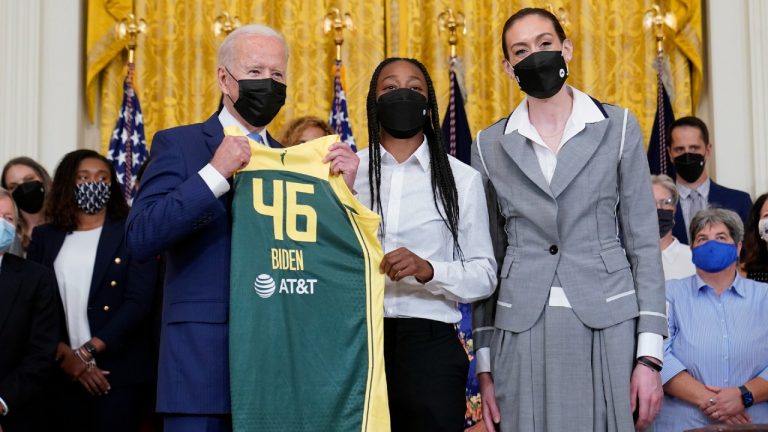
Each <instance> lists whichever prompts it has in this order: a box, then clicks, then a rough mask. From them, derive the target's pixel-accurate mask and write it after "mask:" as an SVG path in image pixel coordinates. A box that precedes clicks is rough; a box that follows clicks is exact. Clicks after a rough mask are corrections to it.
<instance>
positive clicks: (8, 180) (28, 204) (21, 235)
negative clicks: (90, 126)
mask: <svg viewBox="0 0 768 432" xmlns="http://www.w3.org/2000/svg"><path fill="white" fill-rule="evenodd" d="M0 185H2V187H3V188H5V189H7V190H8V191H9V192H11V193H12V194H13V200H14V201H15V202H16V206H17V207H18V209H19V214H20V215H21V218H20V219H19V227H20V228H21V229H20V231H19V232H18V233H17V238H18V241H17V242H15V243H14V245H13V246H12V247H11V250H10V252H11V253H13V254H16V255H19V256H24V255H25V254H26V253H27V248H28V247H29V239H30V238H32V230H33V229H35V227H36V226H38V225H42V224H44V223H45V222H47V221H46V219H45V211H44V204H45V200H46V198H47V197H48V194H47V192H48V191H50V190H51V176H50V175H48V171H46V170H45V168H43V166H42V165H40V164H39V163H37V162H36V161H35V160H33V159H31V158H28V157H25V156H22V157H17V158H14V159H11V160H10V161H8V163H6V164H5V167H3V174H2V177H0Z"/></svg>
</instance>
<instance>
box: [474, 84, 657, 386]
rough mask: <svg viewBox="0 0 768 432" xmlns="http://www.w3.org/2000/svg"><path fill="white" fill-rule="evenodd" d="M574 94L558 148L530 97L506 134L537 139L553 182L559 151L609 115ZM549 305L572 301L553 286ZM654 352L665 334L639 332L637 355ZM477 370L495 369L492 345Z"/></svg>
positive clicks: (484, 351) (583, 96) (542, 161)
mask: <svg viewBox="0 0 768 432" xmlns="http://www.w3.org/2000/svg"><path fill="white" fill-rule="evenodd" d="M567 87H568V89H569V90H570V91H571V92H572V94H573V107H572V109H571V115H570V117H568V120H567V121H566V123H565V129H564V130H563V137H562V139H561V140H560V144H559V145H558V147H557V151H552V149H550V148H549V147H548V146H547V144H546V143H545V142H544V140H543V139H542V138H541V135H539V132H538V131H537V130H536V127H534V126H533V124H531V120H530V118H529V117H528V97H527V96H526V97H525V99H523V101H522V102H520V104H519V105H518V106H517V108H515V110H514V111H513V112H512V114H511V115H510V116H509V121H507V126H506V129H505V130H504V133H505V134H509V133H512V132H514V131H515V130H516V131H517V132H518V133H519V134H520V135H522V136H524V137H526V138H528V139H529V140H531V141H532V142H533V150H534V152H535V153H536V159H538V162H539V168H541V172H542V174H544V178H545V179H546V180H547V183H551V182H552V177H553V176H554V174H555V168H556V167H557V153H558V152H559V151H560V150H561V149H562V148H563V147H564V146H566V145H568V143H569V141H570V139H571V138H573V137H575V136H576V135H577V134H579V132H581V131H582V130H584V128H585V127H586V125H587V123H596V122H599V121H601V120H604V119H605V115H604V114H603V113H602V111H600V109H599V108H598V107H597V105H596V104H595V102H594V101H593V100H592V98H591V97H589V96H588V95H587V94H586V93H584V92H581V91H579V90H577V89H575V88H573V87H571V86H567ZM549 306H559V307H567V308H570V307H571V304H570V302H569V301H568V298H567V297H566V295H565V290H563V288H562V287H550V292H549ZM643 356H651V357H654V358H656V359H659V360H663V358H664V338H663V337H662V336H661V335H658V334H655V333H648V332H643V333H640V334H639V335H638V341H637V357H643ZM476 358H477V367H476V371H477V373H481V372H490V371H491V360H490V359H491V355H490V348H480V349H479V350H477V353H476Z"/></svg>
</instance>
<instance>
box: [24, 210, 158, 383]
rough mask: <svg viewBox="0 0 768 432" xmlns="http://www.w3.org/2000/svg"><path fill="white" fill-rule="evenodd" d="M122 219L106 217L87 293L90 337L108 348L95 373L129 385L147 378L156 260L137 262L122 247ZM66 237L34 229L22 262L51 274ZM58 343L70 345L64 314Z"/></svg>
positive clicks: (61, 232) (52, 230)
mask: <svg viewBox="0 0 768 432" xmlns="http://www.w3.org/2000/svg"><path fill="white" fill-rule="evenodd" d="M124 234H125V220H122V219H112V218H110V217H107V218H106V219H105V221H104V226H103V227H102V231H101V236H100V237H99V244H98V246H97V249H96V261H95V263H94V266H93V276H92V278H91V288H90V292H89V294H88V325H89V327H90V329H91V335H92V336H96V337H98V338H99V339H101V340H103V341H104V343H105V344H106V346H107V349H106V350H105V351H104V352H102V353H100V354H98V355H97V356H96V363H97V364H98V366H99V368H101V369H104V370H108V371H109V372H110V374H109V376H108V377H107V379H108V380H109V382H110V384H111V385H113V386H115V385H118V386H119V385H131V384H139V383H145V382H148V381H150V380H151V379H152V377H153V373H152V365H153V362H152V351H151V343H152V338H151V336H150V333H149V324H148V323H149V319H148V318H149V312H150V310H151V306H152V300H153V296H154V294H155V286H156V283H157V282H156V281H157V259H155V258H152V259H148V260H138V259H136V258H135V257H132V256H131V254H130V253H129V252H128V249H127V246H126V244H125V235H124ZM67 235H68V233H67V232H66V231H64V230H62V229H60V228H58V227H55V226H53V225H51V224H46V225H42V226H39V227H37V228H35V230H34V231H33V232H32V240H31V241H30V244H29V250H28V251H27V259H29V260H31V261H36V262H39V263H41V264H43V265H44V266H46V267H48V268H50V269H53V263H54V261H56V257H57V256H58V255H59V251H60V250H61V246H62V245H63V244H64V239H65V238H66V236H67ZM60 299H61V297H60V296H59V308H60V315H61V318H62V324H61V334H60V338H59V340H60V341H61V342H64V343H66V344H67V345H69V336H68V335H67V326H66V322H65V321H63V320H64V318H65V314H64V311H63V306H62V304H61V301H60Z"/></svg>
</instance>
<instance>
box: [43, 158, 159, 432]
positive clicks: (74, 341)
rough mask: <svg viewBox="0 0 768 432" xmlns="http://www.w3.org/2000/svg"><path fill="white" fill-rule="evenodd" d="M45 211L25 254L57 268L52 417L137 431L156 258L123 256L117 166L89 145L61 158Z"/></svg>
mask: <svg viewBox="0 0 768 432" xmlns="http://www.w3.org/2000/svg"><path fill="white" fill-rule="evenodd" d="M46 213H47V215H48V217H49V218H50V221H51V222H50V223H49V224H46V225H41V226H39V227H37V228H36V229H35V231H34V232H33V234H32V241H31V242H30V245H29V253H28V255H29V259H31V260H34V261H37V262H40V263H42V264H43V265H45V266H46V267H48V268H51V269H53V270H54V272H55V274H56V279H57V282H58V286H59V294H60V300H61V305H62V308H63V314H64V317H65V323H64V331H63V332H62V335H61V337H60V339H59V344H58V350H57V359H58V361H59V365H60V369H61V372H63V373H62V374H58V378H59V379H58V380H57V382H56V383H54V389H53V391H54V392H55V396H54V399H55V409H54V410H53V412H52V415H53V416H54V419H55V420H54V421H55V422H56V424H61V425H67V428H68V429H71V430H78V431H105V432H106V431H108V432H115V431H126V432H128V431H131V432H135V431H137V430H138V428H139V422H140V419H141V418H142V417H143V412H142V407H145V406H146V404H145V402H146V401H147V400H148V399H149V398H150V396H151V379H152V376H153V372H152V368H153V362H152V354H151V342H152V337H151V334H150V332H149V327H148V326H149V315H150V309H151V306H152V299H153V296H154V290H155V286H156V278H157V262H156V259H154V258H153V259H150V260H147V261H140V260H137V259H134V258H132V257H131V254H130V253H129V252H128V250H127V247H126V244H125V240H124V238H125V235H124V233H125V218H126V216H127V214H128V205H127V203H126V202H125V199H124V198H123V195H122V192H121V185H120V183H119V182H118V180H117V176H116V174H115V169H114V168H113V166H112V165H111V164H110V163H109V162H108V161H107V160H106V159H105V158H104V157H103V156H101V155H100V154H98V153H96V152H94V151H91V150H76V151H73V152H71V153H68V154H67V155H65V156H64V158H63V159H62V161H61V162H60V163H59V166H58V168H57V169H56V174H55V177H54V181H53V188H52V189H51V199H50V200H49V201H48V205H47V208H46Z"/></svg>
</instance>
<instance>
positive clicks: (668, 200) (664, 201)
mask: <svg viewBox="0 0 768 432" xmlns="http://www.w3.org/2000/svg"><path fill="white" fill-rule="evenodd" d="M673 201H674V200H673V199H672V197H669V198H664V199H660V200H656V207H657V208H658V207H664V206H669V207H672V205H673V204H672V203H673Z"/></svg>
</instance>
